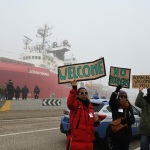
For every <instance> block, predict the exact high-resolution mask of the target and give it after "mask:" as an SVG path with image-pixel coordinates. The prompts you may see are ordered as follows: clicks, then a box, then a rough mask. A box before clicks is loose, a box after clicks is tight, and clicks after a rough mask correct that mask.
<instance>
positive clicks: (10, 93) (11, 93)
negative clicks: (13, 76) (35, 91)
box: [7, 80, 15, 100]
mask: <svg viewBox="0 0 150 150" xmlns="http://www.w3.org/2000/svg"><path fill="white" fill-rule="evenodd" d="M7 92H8V100H12V99H13V97H14V92H15V88H14V85H13V82H12V80H9V82H8V84H7Z"/></svg>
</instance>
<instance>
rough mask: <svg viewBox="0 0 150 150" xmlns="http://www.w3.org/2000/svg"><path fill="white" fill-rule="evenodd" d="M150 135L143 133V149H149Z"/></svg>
mask: <svg viewBox="0 0 150 150" xmlns="http://www.w3.org/2000/svg"><path fill="white" fill-rule="evenodd" d="M149 145H150V136H147V135H141V150H149Z"/></svg>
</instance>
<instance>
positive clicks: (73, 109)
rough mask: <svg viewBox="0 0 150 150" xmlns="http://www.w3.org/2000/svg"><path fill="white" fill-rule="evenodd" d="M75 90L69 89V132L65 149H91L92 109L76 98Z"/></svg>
mask: <svg viewBox="0 0 150 150" xmlns="http://www.w3.org/2000/svg"><path fill="white" fill-rule="evenodd" d="M76 94H77V90H74V89H72V90H71V91H70V94H69V97H68V100H67V105H68V108H69V109H70V134H68V135H67V143H66V150H93V141H94V117H90V116H89V113H90V114H92V116H94V109H93V106H92V105H91V104H89V106H88V108H87V107H85V106H84V105H83V104H82V103H81V102H80V101H79V100H77V99H76Z"/></svg>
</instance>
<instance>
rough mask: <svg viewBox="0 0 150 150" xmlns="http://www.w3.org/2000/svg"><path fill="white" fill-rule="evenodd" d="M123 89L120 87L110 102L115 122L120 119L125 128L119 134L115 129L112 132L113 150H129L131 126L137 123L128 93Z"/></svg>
mask: <svg viewBox="0 0 150 150" xmlns="http://www.w3.org/2000/svg"><path fill="white" fill-rule="evenodd" d="M121 88H122V86H121V85H118V86H117V88H116V90H115V92H113V93H112V95H111V97H110V100H109V105H110V108H111V110H112V118H113V121H114V120H117V119H118V118H119V119H120V122H121V125H122V126H123V128H122V129H121V130H119V131H117V132H116V131H113V128H112V130H111V138H112V143H113V150H129V143H130V140H131V136H132V129H131V125H132V124H134V122H135V118H134V114H133V110H132V106H131V104H130V102H129V101H128V97H127V93H126V92H125V91H123V90H120V89H121Z"/></svg>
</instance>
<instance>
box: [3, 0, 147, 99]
mask: <svg viewBox="0 0 150 150" xmlns="http://www.w3.org/2000/svg"><path fill="white" fill-rule="evenodd" d="M0 2H1V5H0V18H1V24H0V53H1V54H2V53H3V52H8V55H11V56H12V55H13V56H15V57H18V56H19V54H20V53H22V51H23V47H24V44H23V37H24V36H27V37H29V38H31V39H32V40H33V41H34V40H35V38H36V37H35V35H36V30H37V28H38V27H43V26H44V24H47V25H49V26H50V27H51V26H53V29H52V33H53V34H52V35H51V39H50V40H51V41H57V42H59V41H62V40H68V41H69V43H70V45H71V51H70V52H68V53H67V54H66V57H69V56H70V55H72V54H73V55H74V57H76V59H77V60H78V62H79V63H82V62H89V61H94V60H96V59H98V58H100V57H104V58H105V65H106V71H107V72H106V74H107V76H105V77H103V78H101V81H100V82H102V83H103V84H105V85H108V77H109V70H110V66H115V67H123V68H129V69H131V75H140V74H143V75H149V74H150V67H149V60H150V19H149V18H150V1H149V0H144V1H141V0H132V1H131V0H113V1H110V0H107V1H106V0H93V1H92V0H12V1H11V0H1V1H0ZM98 82H99V80H98ZM112 89H114V87H112ZM126 91H127V92H129V93H130V94H131V95H133V96H134V97H135V96H136V95H137V93H138V89H135V90H133V89H132V87H130V89H126ZM145 94H146V92H145Z"/></svg>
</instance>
